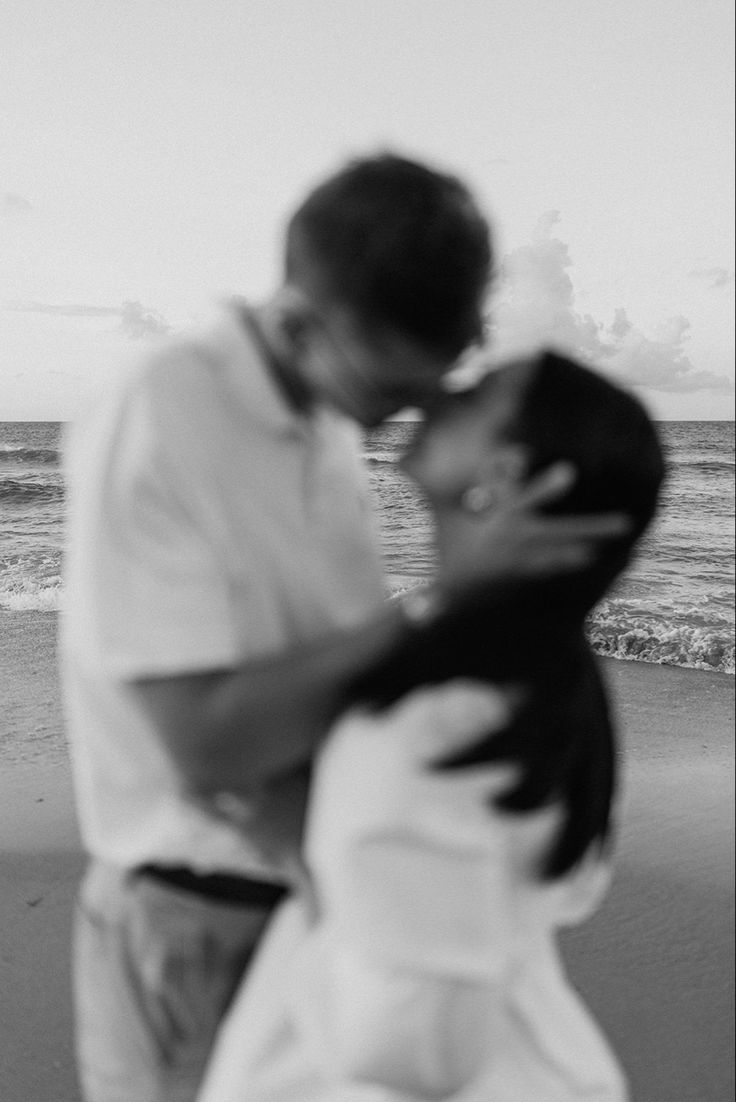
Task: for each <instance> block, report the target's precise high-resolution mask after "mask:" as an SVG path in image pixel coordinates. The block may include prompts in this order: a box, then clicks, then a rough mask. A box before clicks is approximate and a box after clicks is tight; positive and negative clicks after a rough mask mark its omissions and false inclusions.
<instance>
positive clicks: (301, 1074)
mask: <svg viewBox="0 0 736 1102" xmlns="http://www.w3.org/2000/svg"><path fill="white" fill-rule="evenodd" d="M506 716H507V706H506V703H505V700H504V697H503V696H502V695H501V694H499V693H497V692H495V691H493V690H491V689H489V688H487V687H482V686H479V685H477V684H476V685H473V684H472V683H470V682H461V681H455V682H452V683H450V684H447V685H444V686H441V687H438V688H432V689H424V690H420V691H417V692H415V693H413V694H411V695H410V696H409V697H407V698H406V699H405V700H403V701H402V702H400V703H399V704H398V705H396V706H395V707H393V708H391V709H390V710H388V711H385V712H382V713H380V714H378V715H369V714H367V713H365V712H353V713H351V714H349V715H348V716H346V717H345V718H344V719H343V720H342V721H341V722H340V723H339V724H338V725H337V726H336V728H335V729H334V731H333V732H332V734H331V735H330V737H329V739H328V741H327V743H326V744H325V746H324V749H323V751H322V753H321V754H320V756H319V759H318V761H317V763H316V769H315V773H314V782H313V789H312V794H311V799H310V811H309V816H308V823H307V833H306V858H307V864H308V867H309V869H310V872H311V874H312V878H313V887H314V899H311V900H310V899H309V898H308V897H307V896H306V895H305V896H303V897H301V898H295V899H292V900H290V901H288V902H287V903H285V904H284V905H283V906H282V907H281V909H280V911H279V912H278V913H277V914H276V915H275V917H274V920H273V922H272V923H271V926H270V928H269V930H268V932H267V934H266V936H265V939H264V941H263V943H262V945H261V947H260V949H259V952H258V954H257V957H256V960H255V962H254V964H253V966H252V968H251V970H250V971H249V973H248V977H247V982H245V983H244V984H243V985H242V988H241V990H240V992H239V993H238V995H237V997H236V999H235V1001H234V1003H233V1006H232V1008H231V1010H230V1013H229V1015H228V1017H227V1019H226V1020H225V1022H224V1024H223V1027H222V1030H221V1033H220V1037H219V1040H218V1043H217V1045H216V1048H215V1053H214V1057H213V1060H212V1063H211V1066H210V1071H209V1073H208V1076H207V1079H206V1082H205V1085H204V1088H203V1091H202V1093H201V1095H200V1098H199V1102H424V1100H429V1099H445V1100H452V1102H573V1100H585V1102H624V1100H625V1099H626V1097H627V1094H626V1088H625V1084H624V1080H623V1078H622V1075H621V1072H620V1070H619V1067H618V1065H617V1062H616V1060H615V1057H614V1056H613V1054H612V1052H611V1050H610V1048H609V1046H608V1045H607V1043H606V1041H605V1039H604V1038H603V1036H602V1034H601V1033H600V1031H599V1029H598V1027H597V1026H596V1024H595V1023H594V1021H593V1020H592V1018H591V1016H590V1014H589V1012H588V1011H587V1009H586V1008H585V1006H584V1005H583V1003H582V1002H581V1000H580V998H579V996H578V995H577V994H576V992H575V991H574V990H573V988H572V987H571V986H570V985H569V983H568V981H567V979H566V977H565V974H564V971H563V967H562V963H561V960H560V957H559V953H558V950H557V946H556V943H555V931H556V930H557V929H558V928H560V927H562V926H566V925H573V924H576V923H578V922H580V921H582V920H583V919H584V918H585V917H586V916H587V915H589V914H590V913H591V912H592V911H593V910H594V909H595V907H596V906H597V905H598V903H599V902H600V900H601V898H602V896H603V894H604V893H605V891H606V888H607V886H608V882H609V878H610V874H609V870H608V868H607V867H606V866H605V865H603V864H602V863H600V862H599V861H597V860H596V859H595V858H594V857H593V856H589V857H588V858H586V859H585V860H584V861H583V862H582V863H581V864H580V865H579V866H578V867H577V868H576V869H575V870H573V871H572V872H571V873H569V874H567V875H566V876H564V877H563V878H562V879H559V880H555V881H553V882H551V883H545V882H542V881H540V880H539V879H538V878H537V877H536V875H535V870H536V866H537V862H538V861H539V859H540V858H541V856H542V855H543V854H544V853H545V851H546V849H547V846H548V845H549V843H550V840H551V839H552V837H553V836H554V832H555V829H556V827H557V826H558V824H559V817H560V813H559V810H558V809H557V808H554V807H553V808H546V809H544V810H541V811H538V812H534V813H532V814H530V815H509V814H503V813H500V812H499V811H498V810H496V809H495V808H494V807H493V805H492V802H491V797H492V795H493V794H494V793H498V792H500V791H503V790H504V789H505V788H506V787H507V786H508V784H509V783H510V781H512V780H513V777H514V767H510V766H498V765H495V766H488V765H483V766H477V767H475V766H474V767H471V768H468V769H462V770H458V771H453V772H447V771H433V770H432V769H431V768H430V763H432V762H434V761H436V760H438V759H439V758H441V757H443V756H446V755H447V754H449V753H450V752H451V751H456V750H457V749H459V747H460V746H462V745H464V744H467V743H469V742H471V741H473V740H474V739H475V738H476V737H478V736H479V735H480V734H481V733H482V732H484V731H488V730H489V728H490V727H492V726H493V725H494V724H495V725H497V726H498V727H502V726H503V725H504V722H505V720H506ZM315 903H316V906H315Z"/></svg>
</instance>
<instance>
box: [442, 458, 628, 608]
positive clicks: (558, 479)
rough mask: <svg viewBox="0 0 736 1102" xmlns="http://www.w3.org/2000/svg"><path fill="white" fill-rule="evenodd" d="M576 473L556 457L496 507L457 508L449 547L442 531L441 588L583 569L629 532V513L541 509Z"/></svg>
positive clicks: (566, 487)
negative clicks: (609, 542)
mask: <svg viewBox="0 0 736 1102" xmlns="http://www.w3.org/2000/svg"><path fill="white" fill-rule="evenodd" d="M575 477H576V475H575V468H574V467H573V466H572V465H571V464H569V463H565V462H560V463H554V464H552V466H550V467H547V468H546V469H545V470H544V471H541V472H540V473H539V474H538V475H535V476H534V477H533V478H531V479H530V480H529V481H528V482H526V483H525V484H524V485H523V486H522V487H520V488H519V490H518V492H516V493H514V494H512V495H507V496H506V498H505V499H504V500H503V501H502V502H500V503H497V504H496V505H495V506H494V508H493V510H489V511H487V512H481V513H470V512H468V513H466V514H464V515H462V516H461V515H458V514H454V515H453V517H452V533H451V537H450V536H448V541H447V542H448V546H447V549H446V553H443V551H444V548H443V547H442V543H443V540H442V533H441V532H439V533H438V542H439V543H440V567H439V576H438V581H439V584H440V586H441V588H442V589H443V590H445V591H448V590H449V591H458V590H466V589H467V588H468V587H469V586H472V585H473V584H475V583H477V582H483V581H489V580H492V579H494V580H502V579H504V578H508V579H513V578H528V577H543V576H549V575H552V574H558V573H567V572H569V571H574V570H578V569H580V568H582V567H584V566H586V565H587V564H588V563H590V562H592V561H593V560H594V559H595V557H596V555H597V553H598V549H599V546H600V544H601V543H605V542H606V541H607V540H613V539H620V538H621V537H623V536H625V535H626V534H627V532H628V531H629V529H630V526H631V524H630V520H629V518H628V517H627V516H626V515H625V514H623V513H586V514H583V515H580V516H550V515H548V514H545V513H542V512H539V510H540V509H541V508H542V507H544V506H545V505H552V504H553V503H554V502H555V501H558V500H559V499H560V498H561V497H563V496H564V494H566V493H567V491H568V490H569V489H570V487H571V486H572V485H573V484H574V482H575ZM459 525H461V526H462V531H459V530H458V527H457V526H459Z"/></svg>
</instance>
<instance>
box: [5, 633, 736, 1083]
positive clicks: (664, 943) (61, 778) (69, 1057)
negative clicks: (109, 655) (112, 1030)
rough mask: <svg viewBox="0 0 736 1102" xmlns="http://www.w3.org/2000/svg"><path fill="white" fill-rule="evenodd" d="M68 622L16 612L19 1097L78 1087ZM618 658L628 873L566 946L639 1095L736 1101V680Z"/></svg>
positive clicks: (613, 667)
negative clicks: (65, 696) (65, 679)
mask: <svg viewBox="0 0 736 1102" xmlns="http://www.w3.org/2000/svg"><path fill="white" fill-rule="evenodd" d="M55 627H56V615H55V614H53V613H42V612H41V613H31V614H29V613H25V614H23V615H17V616H14V615H12V614H5V615H3V616H2V640H1V641H0V670H2V676H3V685H2V696H1V698H0V699H1V700H2V713H0V731H1V732H2V735H3V737H2V739H1V740H0V766H1V768H0V964H1V969H0V971H1V974H0V991H1V992H2V994H1V995H0V1099H2V1102H77V1100H78V1099H79V1095H78V1091H77V1088H76V1085H75V1075H74V1061H73V1050H72V1020H71V999H70V982H69V942H70V931H71V920H72V909H73V900H74V894H75V890H76V886H77V883H78V879H79V876H80V873H81V870H82V868H83V856H82V853H81V847H80V842H79V836H78V833H77V829H76V825H75V820H74V813H73V800H72V790H71V780H70V773H69V764H68V760H67V755H66V752H65V749H64V743H63V738H62V734H61V716H60V708H59V694H58V683H57V680H56V671H55V659H54V631H55ZM603 665H604V669H605V673H606V676H607V678H608V681H609V683H610V685H611V690H612V695H613V699H614V701H615V706H616V709H617V712H618V714H619V717H620V723H621V731H622V750H623V756H624V765H623V770H622V787H623V807H622V815H621V819H622V821H621V827H620V835H619V840H618V856H617V861H616V865H617V873H616V877H615V881H614V885H613V889H612V891H611V894H610V896H609V898H608V899H607V901H606V903H605V904H604V906H603V908H602V909H601V911H600V912H599V913H598V914H597V915H596V916H595V917H594V918H593V919H592V920H591V921H589V922H588V923H587V924H586V925H585V926H584V927H582V928H581V929H579V930H574V931H571V932H568V933H567V934H566V935H565V937H564V940H563V948H564V953H565V957H566V960H567V962H568V967H569V971H570V974H571V976H572V978H573V980H574V982H575V983H576V985H577V986H578V987H579V989H580V990H581V991H582V992H583V993H584V995H585V998H586V999H587V1001H588V1003H589V1004H590V1006H591V1007H592V1008H593V1010H594V1012H595V1014H596V1016H597V1018H598V1020H599V1021H600V1023H601V1025H602V1026H603V1028H604V1029H605V1031H606V1033H607V1035H608V1037H609V1038H610V1040H611V1042H612V1044H613V1046H614V1048H615V1049H616V1051H617V1053H618V1055H619V1057H620V1059H621V1061H622V1063H623V1064H624V1066H625V1068H626V1071H627V1073H628V1076H629V1079H630V1082H631V1087H632V1098H633V1099H634V1100H635V1102H726V1100H727V1099H729V1098H730V1097H732V1096H733V1089H734V1088H733V984H734V979H733V974H734V961H733V932H732V931H733V907H734V884H733V867H734V866H733V791H734V790H733V781H734V734H733V731H734V726H733V725H734V679H733V677H732V676H728V675H726V674H723V673H711V672H707V671H702V670H690V669H684V668H677V667H669V666H658V665H654V664H651V663H645V662H625V661H619V660H614V659H604V660H603ZM131 1102H135V1100H133V1099H131ZM530 1102H531V1100H530Z"/></svg>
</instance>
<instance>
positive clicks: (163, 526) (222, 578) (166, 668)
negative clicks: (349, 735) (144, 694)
mask: <svg viewBox="0 0 736 1102" xmlns="http://www.w3.org/2000/svg"><path fill="white" fill-rule="evenodd" d="M358 442H359V438H358V434H357V430H356V429H355V427H354V426H353V425H351V424H350V423H348V422H347V421H345V420H344V419H343V418H341V417H339V416H338V415H337V414H335V413H332V412H331V411H329V410H326V409H319V410H317V411H316V412H315V413H314V414H313V415H310V416H303V415H300V414H298V413H295V412H293V411H292V410H291V409H290V408H289V407H288V406H287V405H286V404H285V402H284V400H283V399H282V396H281V394H280V392H279V390H278V389H277V386H276V384H275V383H274V382H273V380H272V378H271V377H270V375H269V374H268V372H267V370H266V369H265V367H264V365H263V363H262V360H261V357H260V355H259V352H258V350H257V349H256V347H255V346H254V344H253V342H252V339H251V338H250V336H249V334H248V332H247V330H246V328H245V326H244V325H243V322H242V318H241V317H239V311H238V308H236V307H234V306H230V307H228V308H227V309H225V310H224V311H223V312H222V314H221V316H219V317H218V319H217V320H216V322H215V324H214V325H213V326H212V327H211V328H209V329H207V330H204V331H202V332H200V333H198V334H194V335H191V336H188V337H186V338H182V339H179V340H176V341H172V342H168V343H166V344H163V345H161V346H160V347H159V348H158V349H157V350H155V351H152V352H151V353H150V355H148V356H147V357H146V358H145V359H144V360H143V361H142V362H141V363H139V364H138V365H136V367H135V369H134V370H133V371H132V372H131V373H130V374H128V375H127V376H126V377H125V378H124V379H123V380H122V381H121V382H120V383H119V384H116V385H115V386H114V387H113V388H111V392H110V393H109V394H108V395H107V396H106V398H105V399H104V400H103V402H102V403H100V404H99V405H98V407H97V408H96V409H95V410H94V411H93V412H92V413H91V414H90V415H89V416H88V417H86V418H84V419H83V420H82V421H81V422H80V423H79V424H77V425H75V426H74V427H73V430H72V432H71V433H70V434H69V439H68V441H67V448H66V474H67V484H68V523H67V546H66V553H65V601H64V611H63V615H62V629H61V658H62V672H63V688H64V700H65V712H66V719H67V728H68V733H69V739H70V744H71V750H72V761H73V766H74V773H75V780H76V791H77V803H78V810H79V817H80V823H81V829H82V834H83V838H84V841H85V844H86V846H87V847H88V849H89V851H90V852H91V853H92V854H94V855H96V856H98V857H100V858H103V859H105V860H107V861H110V862H113V863H115V864H118V865H121V866H124V867H131V866H135V865H139V864H144V863H149V862H158V863H166V864H184V865H189V866H191V867H194V868H197V869H200V870H202V871H209V870H214V869H217V870H220V871H222V870H225V871H236V872H237V871H239V872H243V873H249V874H251V875H263V876H269V875H272V874H273V870H271V869H270V867H269V865H268V862H267V861H265V860H264V858H263V857H262V855H261V854H259V852H257V851H256V850H255V848H254V847H249V846H248V845H247V844H246V843H244V841H243V838H242V836H241V835H240V834H236V833H235V832H234V831H233V830H231V829H230V828H229V827H227V826H225V825H224V824H222V823H217V822H215V821H214V820H213V819H211V818H210V817H209V816H207V815H205V814H204V813H203V812H202V811H201V810H200V809H198V808H197V807H195V806H193V805H192V804H190V803H188V802H187V801H185V800H184V799H183V798H182V796H181V794H180V791H179V783H178V780H177V777H176V776H175V774H174V771H173V768H172V765H171V763H170V761H169V759H168V757H167V755H166V753H165V752H164V750H163V748H162V746H161V743H160V741H159V739H158V737H157V736H156V734H155V732H154V731H153V729H152V726H151V723H150V721H149V720H148V718H147V717H146V715H145V714H144V712H143V710H142V709H141V707H140V706H139V704H138V701H137V699H136V696H135V694H134V692H133V691H132V690H131V685H130V683H131V681H132V680H134V679H137V678H150V677H156V676H171V675H177V674H187V673H191V672H196V671H206V670H214V669H220V668H229V667H233V666H237V665H240V664H242V663H246V662H247V661H249V660H250V659H253V658H256V657H261V656H264V655H267V654H269V653H275V652H279V651H281V650H282V649H284V648H285V647H287V646H291V645H294V644H298V643H300V642H306V641H310V640H313V639H316V638H318V637H319V636H321V635H323V634H325V633H328V632H330V631H332V630H333V629H335V628H344V627H350V626H353V625H356V624H358V623H360V622H361V621H362V620H363V619H364V618H366V617H367V616H368V615H370V614H371V613H373V612H374V611H375V610H376V609H377V608H378V606H379V605H380V603H381V601H382V599H383V596H384V590H383V583H382V576H381V568H380V560H379V554H378V550H377V544H376V539H375V533H374V523H373V518H372V517H371V514H370V508H369V504H368V498H367V488H366V482H365V475H364V471H363V469H362V464H361V461H360V452H359V447H358ZM286 690H287V687H285V691H286ZM247 737H248V732H247V731H243V738H247Z"/></svg>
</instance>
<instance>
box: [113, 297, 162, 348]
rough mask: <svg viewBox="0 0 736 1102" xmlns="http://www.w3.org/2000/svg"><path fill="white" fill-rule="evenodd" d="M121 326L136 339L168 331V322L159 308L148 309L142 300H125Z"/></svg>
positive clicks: (121, 313) (121, 314)
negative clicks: (142, 303) (141, 302)
mask: <svg viewBox="0 0 736 1102" xmlns="http://www.w3.org/2000/svg"><path fill="white" fill-rule="evenodd" d="M120 328H121V330H122V331H123V332H124V333H125V334H126V335H127V336H128V337H132V338H133V339H134V340H137V339H139V338H140V337H155V336H158V335H159V334H162V333H168V331H169V328H170V327H169V324H168V322H167V321H166V320H165V319H164V318H163V317H162V316H161V314H159V313H158V311H157V310H148V309H146V307H145V306H141V304H140V302H124V303H123V308H122V310H121V312H120Z"/></svg>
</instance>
